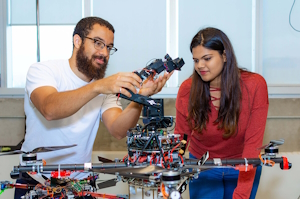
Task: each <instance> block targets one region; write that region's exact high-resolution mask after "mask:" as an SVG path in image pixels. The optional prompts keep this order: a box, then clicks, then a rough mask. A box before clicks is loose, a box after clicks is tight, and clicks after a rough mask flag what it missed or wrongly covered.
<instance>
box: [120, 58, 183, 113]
mask: <svg viewBox="0 0 300 199" xmlns="http://www.w3.org/2000/svg"><path fill="white" fill-rule="evenodd" d="M164 58H165V61H162V60H161V59H155V60H154V61H153V62H151V63H150V64H149V65H148V66H146V67H145V68H143V69H142V70H141V71H140V72H137V71H135V72H134V73H135V74H137V75H138V76H139V77H140V78H141V79H142V80H143V81H144V80H146V79H147V78H148V77H152V78H153V77H154V76H155V75H156V74H159V73H161V72H163V71H167V72H169V73H170V72H172V71H173V70H180V69H181V67H182V66H183V65H184V61H183V59H182V58H176V59H174V60H173V59H172V58H171V57H170V56H169V55H168V54H166V55H165V57H164ZM127 90H128V89H127ZM128 92H130V94H131V97H127V96H126V95H124V94H122V93H118V94H117V96H119V97H121V98H124V99H127V100H130V101H134V102H137V103H139V104H143V105H145V106H152V107H155V108H158V109H160V106H159V105H157V104H156V102H155V100H154V99H152V98H150V97H146V96H143V95H139V94H135V93H133V92H132V91H130V90H128Z"/></svg>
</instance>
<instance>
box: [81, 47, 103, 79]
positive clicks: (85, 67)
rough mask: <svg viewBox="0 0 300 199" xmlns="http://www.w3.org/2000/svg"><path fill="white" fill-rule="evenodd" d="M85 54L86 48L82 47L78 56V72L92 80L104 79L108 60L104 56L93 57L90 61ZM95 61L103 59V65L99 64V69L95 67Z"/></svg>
mask: <svg viewBox="0 0 300 199" xmlns="http://www.w3.org/2000/svg"><path fill="white" fill-rule="evenodd" d="M84 52H85V51H84V47H83V45H81V46H80V48H79V50H78V52H77V55H76V64H77V68H78V70H79V71H80V72H82V73H83V74H84V75H85V76H87V77H88V78H90V79H102V78H103V77H104V76H105V71H106V68H107V58H106V57H104V56H102V55H101V56H96V55H93V56H92V58H91V59H88V58H87V56H85V53H84ZM93 59H102V60H103V64H97V66H98V67H97V66H94V65H93Z"/></svg>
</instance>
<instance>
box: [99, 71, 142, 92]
mask: <svg viewBox="0 0 300 199" xmlns="http://www.w3.org/2000/svg"><path fill="white" fill-rule="evenodd" d="M141 82H142V79H141V78H140V77H139V76H138V75H137V74H135V73H132V72H119V73H117V74H114V75H111V76H109V77H106V78H103V79H99V80H97V81H96V83H97V90H98V91H99V93H103V94H116V93H122V94H123V95H126V96H127V97H131V94H130V92H128V91H127V90H126V89H129V90H131V91H132V92H133V93H137V89H136V88H139V89H140V88H141Z"/></svg>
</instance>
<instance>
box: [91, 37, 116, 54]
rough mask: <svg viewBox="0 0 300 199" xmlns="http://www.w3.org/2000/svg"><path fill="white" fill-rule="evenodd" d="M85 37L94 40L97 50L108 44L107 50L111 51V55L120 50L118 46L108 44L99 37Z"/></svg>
mask: <svg viewBox="0 0 300 199" xmlns="http://www.w3.org/2000/svg"><path fill="white" fill-rule="evenodd" d="M85 38H87V39H90V40H93V41H94V47H95V49H97V50H102V49H103V48H104V47H105V46H106V48H107V51H108V52H109V54H110V55H112V54H114V53H115V52H117V50H118V49H117V48H115V47H113V46H107V45H106V44H105V43H104V42H103V41H101V40H99V39H95V38H90V37H85Z"/></svg>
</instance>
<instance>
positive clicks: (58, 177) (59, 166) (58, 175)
mask: <svg viewBox="0 0 300 199" xmlns="http://www.w3.org/2000/svg"><path fill="white" fill-rule="evenodd" d="M58 178H60V164H59V165H58Z"/></svg>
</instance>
